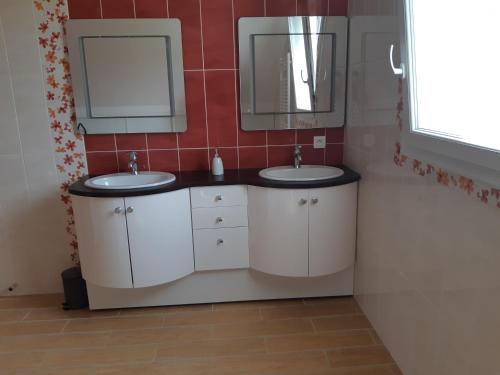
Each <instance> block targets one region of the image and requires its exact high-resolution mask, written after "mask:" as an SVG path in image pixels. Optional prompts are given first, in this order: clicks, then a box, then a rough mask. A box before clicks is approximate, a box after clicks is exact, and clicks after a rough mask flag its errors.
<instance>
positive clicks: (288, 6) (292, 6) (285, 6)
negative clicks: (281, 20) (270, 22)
mask: <svg viewBox="0 0 500 375" xmlns="http://www.w3.org/2000/svg"><path fill="white" fill-rule="evenodd" d="M296 3H297V2H296V0H267V1H266V16H268V17H283V16H295V15H296V14H297V4H296Z"/></svg>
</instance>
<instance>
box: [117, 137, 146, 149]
mask: <svg viewBox="0 0 500 375" xmlns="http://www.w3.org/2000/svg"><path fill="white" fill-rule="evenodd" d="M116 148H117V149H118V150H127V151H137V150H145V149H147V147H146V134H143V133H140V134H117V135H116Z"/></svg>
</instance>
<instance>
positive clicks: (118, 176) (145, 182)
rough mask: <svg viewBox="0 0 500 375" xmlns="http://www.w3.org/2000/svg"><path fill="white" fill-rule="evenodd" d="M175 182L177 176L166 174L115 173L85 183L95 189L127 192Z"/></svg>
mask: <svg viewBox="0 0 500 375" xmlns="http://www.w3.org/2000/svg"><path fill="white" fill-rule="evenodd" d="M174 181H175V175H173V174H172V173H166V172H140V173H139V174H138V175H133V174H130V173H114V174H107V175H104V176H97V177H94V178H91V179H88V180H87V181H85V186H87V187H90V188H93V189H106V190H127V189H129V190H130V189H142V188H148V187H154V186H161V185H166V184H169V183H171V182H174Z"/></svg>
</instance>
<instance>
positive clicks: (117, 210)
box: [115, 207, 123, 215]
mask: <svg viewBox="0 0 500 375" xmlns="http://www.w3.org/2000/svg"><path fill="white" fill-rule="evenodd" d="M122 212H123V208H121V207H116V208H115V214H117V215H119V214H121V213H122Z"/></svg>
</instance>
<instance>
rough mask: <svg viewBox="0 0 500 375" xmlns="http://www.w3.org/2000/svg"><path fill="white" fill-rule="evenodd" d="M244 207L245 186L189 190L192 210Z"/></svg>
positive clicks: (245, 202) (245, 198) (245, 201)
mask: <svg viewBox="0 0 500 375" xmlns="http://www.w3.org/2000/svg"><path fill="white" fill-rule="evenodd" d="M246 205H247V187H246V185H235V186H210V187H199V188H191V207H193V208H199V207H229V206H246Z"/></svg>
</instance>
